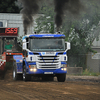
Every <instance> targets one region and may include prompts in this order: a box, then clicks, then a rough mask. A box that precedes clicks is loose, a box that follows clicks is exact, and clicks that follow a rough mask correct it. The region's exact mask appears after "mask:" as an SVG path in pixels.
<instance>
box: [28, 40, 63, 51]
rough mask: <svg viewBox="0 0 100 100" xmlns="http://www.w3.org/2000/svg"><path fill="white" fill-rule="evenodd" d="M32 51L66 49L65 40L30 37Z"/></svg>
mask: <svg viewBox="0 0 100 100" xmlns="http://www.w3.org/2000/svg"><path fill="white" fill-rule="evenodd" d="M30 50H31V51H64V50H65V42H64V39H62V38H48V39H44V38H43V39H42V38H39V39H37V38H36V39H35V38H32V39H30Z"/></svg>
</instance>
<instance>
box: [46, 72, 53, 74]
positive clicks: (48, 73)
mask: <svg viewBox="0 0 100 100" xmlns="http://www.w3.org/2000/svg"><path fill="white" fill-rule="evenodd" d="M44 74H53V72H44Z"/></svg>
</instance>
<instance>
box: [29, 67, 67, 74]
mask: <svg viewBox="0 0 100 100" xmlns="http://www.w3.org/2000/svg"><path fill="white" fill-rule="evenodd" d="M66 73H67V70H66V71H65V70H62V68H60V69H37V70H36V71H35V72H34V71H31V70H30V69H27V74H66Z"/></svg>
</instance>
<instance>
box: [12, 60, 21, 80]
mask: <svg viewBox="0 0 100 100" xmlns="http://www.w3.org/2000/svg"><path fill="white" fill-rule="evenodd" d="M13 80H22V75H20V74H17V67H16V62H14V65H13Z"/></svg>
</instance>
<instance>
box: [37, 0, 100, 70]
mask: <svg viewBox="0 0 100 100" xmlns="http://www.w3.org/2000/svg"><path fill="white" fill-rule="evenodd" d="M82 2H83V5H84V10H83V11H82V12H80V14H79V15H75V14H74V15H73V14H71V13H70V12H68V11H66V12H65V15H64V18H63V19H64V20H63V24H62V27H61V29H60V30H61V31H62V32H63V33H64V34H65V35H66V41H69V42H71V50H69V51H68V55H69V56H68V57H69V60H68V64H69V65H70V66H75V65H76V66H79V67H83V68H84V69H85V68H86V55H87V53H88V52H96V51H93V50H92V48H91V46H92V43H93V41H94V39H95V38H97V37H98V35H99V29H100V27H99V21H100V6H99V4H100V1H99V0H95V1H94V0H88V1H87V0H84V1H82ZM43 8H45V9H42V11H43V13H42V14H44V16H43V17H41V18H39V19H38V20H37V30H38V31H39V32H40V31H44V30H45V32H50V30H51V28H50V27H51V25H50V26H48V23H50V22H53V27H54V26H55V23H54V16H55V13H54V8H53V7H51V8H50V7H49V6H46V5H45V6H43ZM45 10H46V11H45ZM49 10H50V11H49ZM42 11H41V12H42ZM48 12H49V13H48ZM47 16H50V18H47ZM52 32H55V28H54V31H52Z"/></svg>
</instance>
